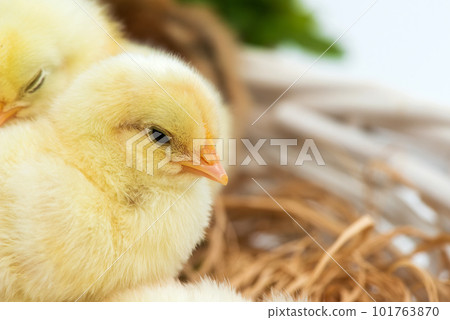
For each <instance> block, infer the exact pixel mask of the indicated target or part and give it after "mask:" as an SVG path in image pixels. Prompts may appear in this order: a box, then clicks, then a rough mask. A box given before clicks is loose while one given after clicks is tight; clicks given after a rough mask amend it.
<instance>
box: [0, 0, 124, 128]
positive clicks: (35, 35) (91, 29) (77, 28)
mask: <svg viewBox="0 0 450 320" xmlns="http://www.w3.org/2000/svg"><path fill="white" fill-rule="evenodd" d="M0 12H1V19H0V61H1V63H0V126H2V125H3V124H5V123H6V122H9V121H10V120H12V119H14V118H16V117H17V118H32V117H34V116H36V115H37V114H41V113H44V112H45V111H46V110H47V108H48V106H49V102H50V100H51V99H52V98H53V97H55V95H56V94H57V93H59V92H60V91H62V90H63V89H64V88H66V87H67V85H68V84H69V83H70V81H71V80H72V79H73V78H74V77H75V76H76V75H78V74H79V73H80V72H81V71H82V70H84V69H85V68H86V67H87V66H89V65H90V64H91V63H93V62H95V61H97V60H99V59H103V58H105V57H107V56H109V55H115V54H118V53H120V52H121V49H120V47H119V46H118V45H117V44H116V43H115V42H114V41H113V39H112V38H114V39H116V40H118V41H120V40H121V39H122V34H121V30H120V26H119V25H118V24H116V23H115V22H113V21H112V20H111V19H110V18H109V16H108V15H107V13H106V12H105V10H104V9H103V8H102V7H100V6H99V5H98V4H97V3H96V2H95V1H87V0H76V1H74V0H40V1H30V0H14V1H11V0H0ZM94 20H95V21H94ZM99 25H101V27H99ZM102 28H103V29H102ZM105 31H106V32H105ZM108 33H109V35H108ZM110 36H111V37H112V38H111V37H110Z"/></svg>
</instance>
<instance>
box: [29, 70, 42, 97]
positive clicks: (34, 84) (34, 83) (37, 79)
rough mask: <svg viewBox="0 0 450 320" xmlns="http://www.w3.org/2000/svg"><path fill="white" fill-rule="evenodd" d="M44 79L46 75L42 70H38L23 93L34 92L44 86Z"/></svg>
mask: <svg viewBox="0 0 450 320" xmlns="http://www.w3.org/2000/svg"><path fill="white" fill-rule="evenodd" d="M45 77H46V73H45V72H44V70H40V71H39V72H38V73H37V74H36V75H35V76H34V78H33V79H32V80H31V81H30V83H29V84H28V85H27V87H26V88H25V92H26V93H29V94H31V93H34V92H36V91H37V90H38V89H39V88H40V87H42V85H43V84H44V81H45Z"/></svg>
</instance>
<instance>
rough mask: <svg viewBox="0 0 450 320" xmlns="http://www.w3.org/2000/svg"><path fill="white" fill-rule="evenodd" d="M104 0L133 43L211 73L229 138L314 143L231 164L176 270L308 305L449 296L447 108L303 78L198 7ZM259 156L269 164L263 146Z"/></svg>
mask: <svg viewBox="0 0 450 320" xmlns="http://www.w3.org/2000/svg"><path fill="white" fill-rule="evenodd" d="M103 2H104V3H107V4H108V5H109V6H110V7H111V11H112V12H113V13H114V14H115V15H116V17H117V18H118V19H120V20H121V21H123V22H124V25H125V30H126V32H128V34H129V35H130V36H131V37H132V38H134V39H137V40H139V41H144V42H150V43H151V44H155V45H157V46H161V47H164V48H166V49H168V50H170V51H172V52H175V53H176V54H178V55H180V56H182V57H184V58H185V59H186V60H187V61H188V62H190V63H192V64H193V65H194V66H195V67H197V68H198V69H199V70H200V71H201V72H202V73H203V74H204V75H205V76H206V77H207V78H208V79H210V80H211V81H212V82H214V83H215V84H216V85H217V86H218V88H219V89H220V90H221V91H222V93H223V94H224V97H225V99H226V101H227V102H228V104H229V105H230V107H231V110H232V112H233V113H234V115H235V119H236V130H235V132H237V133H238V137H241V136H245V137H247V138H254V139H257V138H260V137H270V138H276V137H277V138H293V137H296V138H298V139H305V138H312V139H314V141H315V142H316V143H318V147H319V150H320V151H321V153H322V155H323V157H324V159H325V162H326V166H324V167H320V166H317V165H315V164H310V165H305V166H303V167H301V168H298V167H294V166H279V165H276V164H275V163H274V162H276V161H272V163H271V164H269V165H268V166H264V167H257V166H249V167H241V168H239V169H238V170H236V172H234V174H233V176H232V177H231V185H230V186H229V187H227V188H226V189H225V193H224V194H223V195H221V196H220V197H219V198H218V199H217V202H216V204H215V209H214V216H213V223H212V226H211V227H210V229H209V230H208V231H207V239H206V240H205V242H204V243H203V244H202V245H201V246H200V247H199V248H198V249H197V250H196V251H195V252H194V255H193V257H192V259H191V260H190V261H189V263H188V264H187V266H186V268H185V270H184V271H183V273H182V275H181V279H183V280H185V281H195V280H198V279H199V278H200V277H204V276H209V277H212V278H215V279H217V280H219V281H227V282H230V283H231V284H232V285H233V286H234V287H235V288H236V289H237V290H238V291H239V292H241V293H242V294H243V295H245V296H246V297H247V298H249V299H252V300H264V299H265V298H266V297H268V296H271V295H273V294H275V293H276V294H278V293H282V294H283V293H287V294H289V295H290V296H292V297H293V298H294V299H295V300H308V301H450V258H449V256H450V249H449V248H450V200H449V197H448V190H450V176H449V174H448V170H445V168H446V166H447V162H448V156H449V155H450V147H449V146H450V140H449V139H448V137H449V136H450V134H449V131H448V125H449V124H450V118H449V116H448V109H447V108H442V107H440V106H435V105H433V104H430V103H428V102H421V101H414V100H412V99H410V98H408V97H404V96H402V95H400V94H397V93H394V92H392V91H391V90H388V89H385V88H379V87H377V86H373V85H370V84H365V83H361V82H351V81H350V82H349V81H344V80H342V79H336V80H332V79H329V78H324V77H317V76H311V75H310V73H308V70H309V69H310V68H309V67H308V66H303V65H301V64H299V63H298V61H296V60H295V59H291V60H286V59H283V58H280V57H279V56H278V55H277V54H276V53H273V52H255V51H248V50H246V51H243V50H240V49H239V48H238V47H237V46H236V45H235V44H234V42H233V37H232V35H231V34H230V32H229V31H228V30H227V28H226V27H224V26H223V25H222V23H221V22H220V21H219V20H218V19H217V18H216V17H214V15H213V14H211V13H210V12H208V11H206V10H205V9H202V8H198V7H189V6H182V5H179V4H177V3H176V2H174V1H171V0H158V1H150V0H126V1H125V0H103ZM239 57H240V60H239V59H238V58H239ZM239 73H240V74H239ZM299 75H302V76H301V77H300V78H299ZM299 80H300V81H299ZM294 82H295V83H296V85H295V86H294V85H292V84H293V83H294ZM298 82H301V83H300V84H299V83H298ZM288 87H289V88H290V90H289V92H287V93H286V92H285V89H286V88H288ZM247 88H249V89H250V91H251V94H252V96H253V98H254V103H252V104H251V103H249V100H248V94H247V93H248V92H247ZM274 101H276V102H277V105H275V106H274V107H273V108H272V109H274V110H272V109H270V108H269V109H270V110H269V109H268V107H269V106H270V107H272V105H271V103H272V102H274ZM249 106H252V108H249ZM267 110H269V112H268V114H267V115H265V116H263V117H261V118H260V116H261V115H262V114H263V112H264V113H265V112H267ZM252 112H253V114H252ZM247 115H251V119H256V120H257V121H258V124H257V125H250V123H251V122H250V123H249V122H248V116H247ZM255 123H256V122H254V123H253V124H255ZM244 128H248V129H244ZM245 131H246V132H245ZM261 155H262V156H263V157H265V158H266V159H271V160H274V159H275V160H277V155H276V154H275V153H274V152H273V150H267V149H265V148H263V149H262V150H261ZM424 212H425V214H424ZM430 216H431V217H432V219H430Z"/></svg>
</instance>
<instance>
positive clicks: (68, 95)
mask: <svg viewBox="0 0 450 320" xmlns="http://www.w3.org/2000/svg"><path fill="white" fill-rule="evenodd" d="M135 62H137V63H138V64H139V65H140V67H137V65H136V63H135ZM140 68H143V69H144V70H145V72H142V70H141V69H140ZM153 79H154V80H156V81H157V82H158V83H159V84H160V85H161V86H162V87H163V88H164V89H165V92H164V91H163V90H161V88H160V87H159V86H158V85H157V84H156V83H155V82H154V81H153ZM172 98H173V99H172ZM92 106H96V107H95V108H92ZM181 107H182V108H181ZM225 117H226V110H225V109H224V108H223V106H222V101H221V99H220V96H219V95H218V93H217V92H216V91H215V89H214V88H213V87H212V86H211V85H210V84H209V83H208V82H207V81H205V80H204V79H203V78H202V77H201V76H200V75H198V74H197V73H196V72H195V71H193V70H192V69H191V68H189V67H188V66H186V65H185V64H184V63H182V62H180V61H179V60H178V59H177V58H175V57H172V56H169V55H167V54H164V53H159V52H150V53H149V54H148V55H147V56H142V55H137V54H135V55H133V56H132V59H130V57H129V56H128V55H126V54H122V55H118V56H116V57H112V58H108V59H106V60H104V61H101V62H100V63H98V64H95V65H94V66H92V67H91V68H90V69H89V70H87V71H86V72H84V73H83V74H82V75H80V76H79V77H78V78H77V79H76V80H75V81H74V82H73V84H72V85H71V86H70V87H69V89H67V90H66V91H65V92H64V93H63V94H62V95H61V96H60V97H59V98H58V99H57V101H56V102H55V104H54V105H53V106H52V109H51V110H50V112H49V117H48V119H47V118H46V117H40V118H39V119H38V120H36V121H27V122H24V123H23V124H22V125H20V126H7V127H5V128H3V130H0V150H2V152H1V153H0V163H1V165H0V180H1V181H2V183H1V184H0V300H5V301H24V300H31V301H73V300H76V299H78V298H80V297H81V300H90V301H99V300H103V299H104V298H105V297H106V296H108V295H109V294H111V293H113V292H115V291H117V290H121V289H126V288H134V287H137V286H138V285H142V284H152V283H160V282H161V281H164V280H167V279H172V278H174V277H175V276H176V275H177V274H178V272H179V271H180V269H181V268H182V266H183V264H184V263H185V262H186V261H187V259H188V258H189V256H190V255H191V252H192V250H193V249H194V248H195V246H196V245H197V244H198V242H199V241H200V240H201V239H202V238H203V234H204V229H205V227H206V226H207V225H208V222H209V216H210V206H211V203H212V198H211V193H212V190H211V189H212V186H211V184H210V183H209V182H210V180H215V181H218V182H221V183H226V180H227V176H226V174H225V171H224V170H223V167H222V165H221V163H220V162H219V161H215V160H211V158H209V159H205V157H204V156H202V157H201V164H200V165H193V161H192V159H193V150H192V149H193V144H192V140H193V139H196V138H198V139H213V138H221V137H223V132H224V130H225V129H224V127H225V125H226V124H224V123H223V119H225ZM143 130H147V132H148V136H147V137H146V139H149V143H152V144H154V143H157V144H160V145H159V148H157V149H156V150H155V152H154V153H153V158H154V161H159V159H163V158H165V156H166V148H167V147H169V146H170V148H171V155H172V157H171V161H170V162H169V163H167V164H166V165H165V166H163V167H161V168H160V169H157V170H155V172H154V174H153V175H149V174H147V173H146V172H140V171H138V170H136V169H135V168H131V167H127V165H126V144H127V141H129V139H131V138H133V137H135V136H136V135H137V134H139V133H140V132H142V131H143ZM36 133H39V134H36ZM169 138H170V139H169ZM211 150H212V149H209V152H211ZM205 176H206V177H209V178H210V180H208V179H205V178H204V177H205ZM147 230H148V231H147ZM146 231H147V232H146ZM132 245H133V247H132V248H131V249H130V250H129V251H127V252H126V253H125V254H124V255H123V256H122V257H121V259H119V260H117V261H116V259H117V258H118V257H120V255H121V254H122V253H123V252H125V251H126V250H127V249H128V248H129V247H130V246H132ZM112 265H113V266H112ZM110 266H112V267H111V268H110V269H109V270H108V268H109V267H110ZM105 270H108V271H107V272H105ZM104 272H105V273H104ZM103 273H104V274H103ZM101 275H102V276H101ZM100 276H101V277H100ZM85 290H87V291H85Z"/></svg>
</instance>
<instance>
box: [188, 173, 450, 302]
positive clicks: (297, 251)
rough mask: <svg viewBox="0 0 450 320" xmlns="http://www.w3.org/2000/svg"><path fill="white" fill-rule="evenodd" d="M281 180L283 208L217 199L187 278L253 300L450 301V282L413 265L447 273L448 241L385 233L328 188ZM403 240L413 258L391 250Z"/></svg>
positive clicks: (261, 199)
mask: <svg viewBox="0 0 450 320" xmlns="http://www.w3.org/2000/svg"><path fill="white" fill-rule="evenodd" d="M274 171H276V170H275V168H274ZM278 174H281V173H280V172H278ZM265 178H267V177H265ZM279 178H280V180H282V181H280V182H279V184H278V191H277V192H276V193H274V195H273V197H274V198H275V200H276V201H277V202H278V203H276V202H275V201H274V200H273V199H271V198H270V197H269V196H267V195H266V194H264V193H263V192H262V193H261V192H259V193H251V192H249V193H244V192H241V191H238V190H233V192H231V193H229V194H226V195H224V196H222V197H220V199H218V201H217V203H216V206H215V215H214V223H213V226H212V227H211V228H210V230H209V231H208V238H207V241H206V242H205V243H204V244H203V245H202V246H201V247H200V248H199V249H198V250H197V251H196V252H195V254H194V256H193V258H192V259H191V261H190V263H189V265H188V266H187V267H186V269H185V271H184V273H183V276H182V278H183V279H186V280H197V279H198V278H199V277H201V276H205V275H207V276H210V277H213V278H216V279H218V280H220V281H229V282H230V283H231V284H232V285H233V286H235V287H236V288H237V290H238V291H240V292H242V293H243V294H244V295H245V296H246V297H248V298H251V299H254V300H261V299H263V298H264V297H266V296H271V295H272V294H273V292H281V293H288V294H289V295H291V296H292V297H293V298H294V299H296V300H306V299H307V300H308V301H373V300H375V301H450V281H448V280H444V279H441V280H439V279H438V278H437V276H436V275H433V274H431V273H430V272H429V271H427V270H424V269H421V268H419V267H417V266H416V265H415V264H414V263H413V260H414V259H413V258H414V256H416V255H418V254H423V253H425V254H428V255H430V256H432V257H434V258H435V259H436V261H438V260H439V261H440V262H439V268H438V270H436V271H437V273H439V272H443V271H444V270H447V271H448V270H449V268H450V260H449V259H448V256H447V255H446V253H445V252H444V244H445V243H449V242H450V236H449V235H440V236H436V237H429V236H427V235H425V234H424V233H423V232H420V231H419V230H417V229H415V228H412V227H409V226H403V227H398V228H396V229H394V230H392V231H391V232H388V233H384V234H380V233H378V232H376V231H375V230H374V224H375V221H374V219H372V218H371V217H369V216H360V214H359V213H358V212H356V211H355V209H354V208H353V207H352V206H351V205H350V204H349V203H347V202H346V201H344V200H342V199H340V198H339V197H336V196H334V195H332V194H330V193H329V192H327V191H325V190H324V189H323V188H320V187H318V186H315V185H313V184H311V183H308V182H306V181H301V180H298V179H292V178H289V176H288V175H285V176H283V177H281V176H280V177H279ZM259 179H260V180H261V181H258V182H260V183H261V184H263V182H262V181H265V179H264V177H259ZM269 179H270V181H271V183H272V184H273V181H272V178H271V177H269ZM284 210H286V211H284ZM401 235H403V236H407V237H411V238H413V239H415V241H416V242H417V245H416V247H415V248H414V249H413V250H412V251H411V252H410V253H408V254H405V253H400V252H399V250H397V249H396V248H395V247H394V246H393V245H392V243H393V240H394V239H395V238H396V237H399V236H401ZM447 276H448V274H447ZM447 279H448V278H447Z"/></svg>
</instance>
